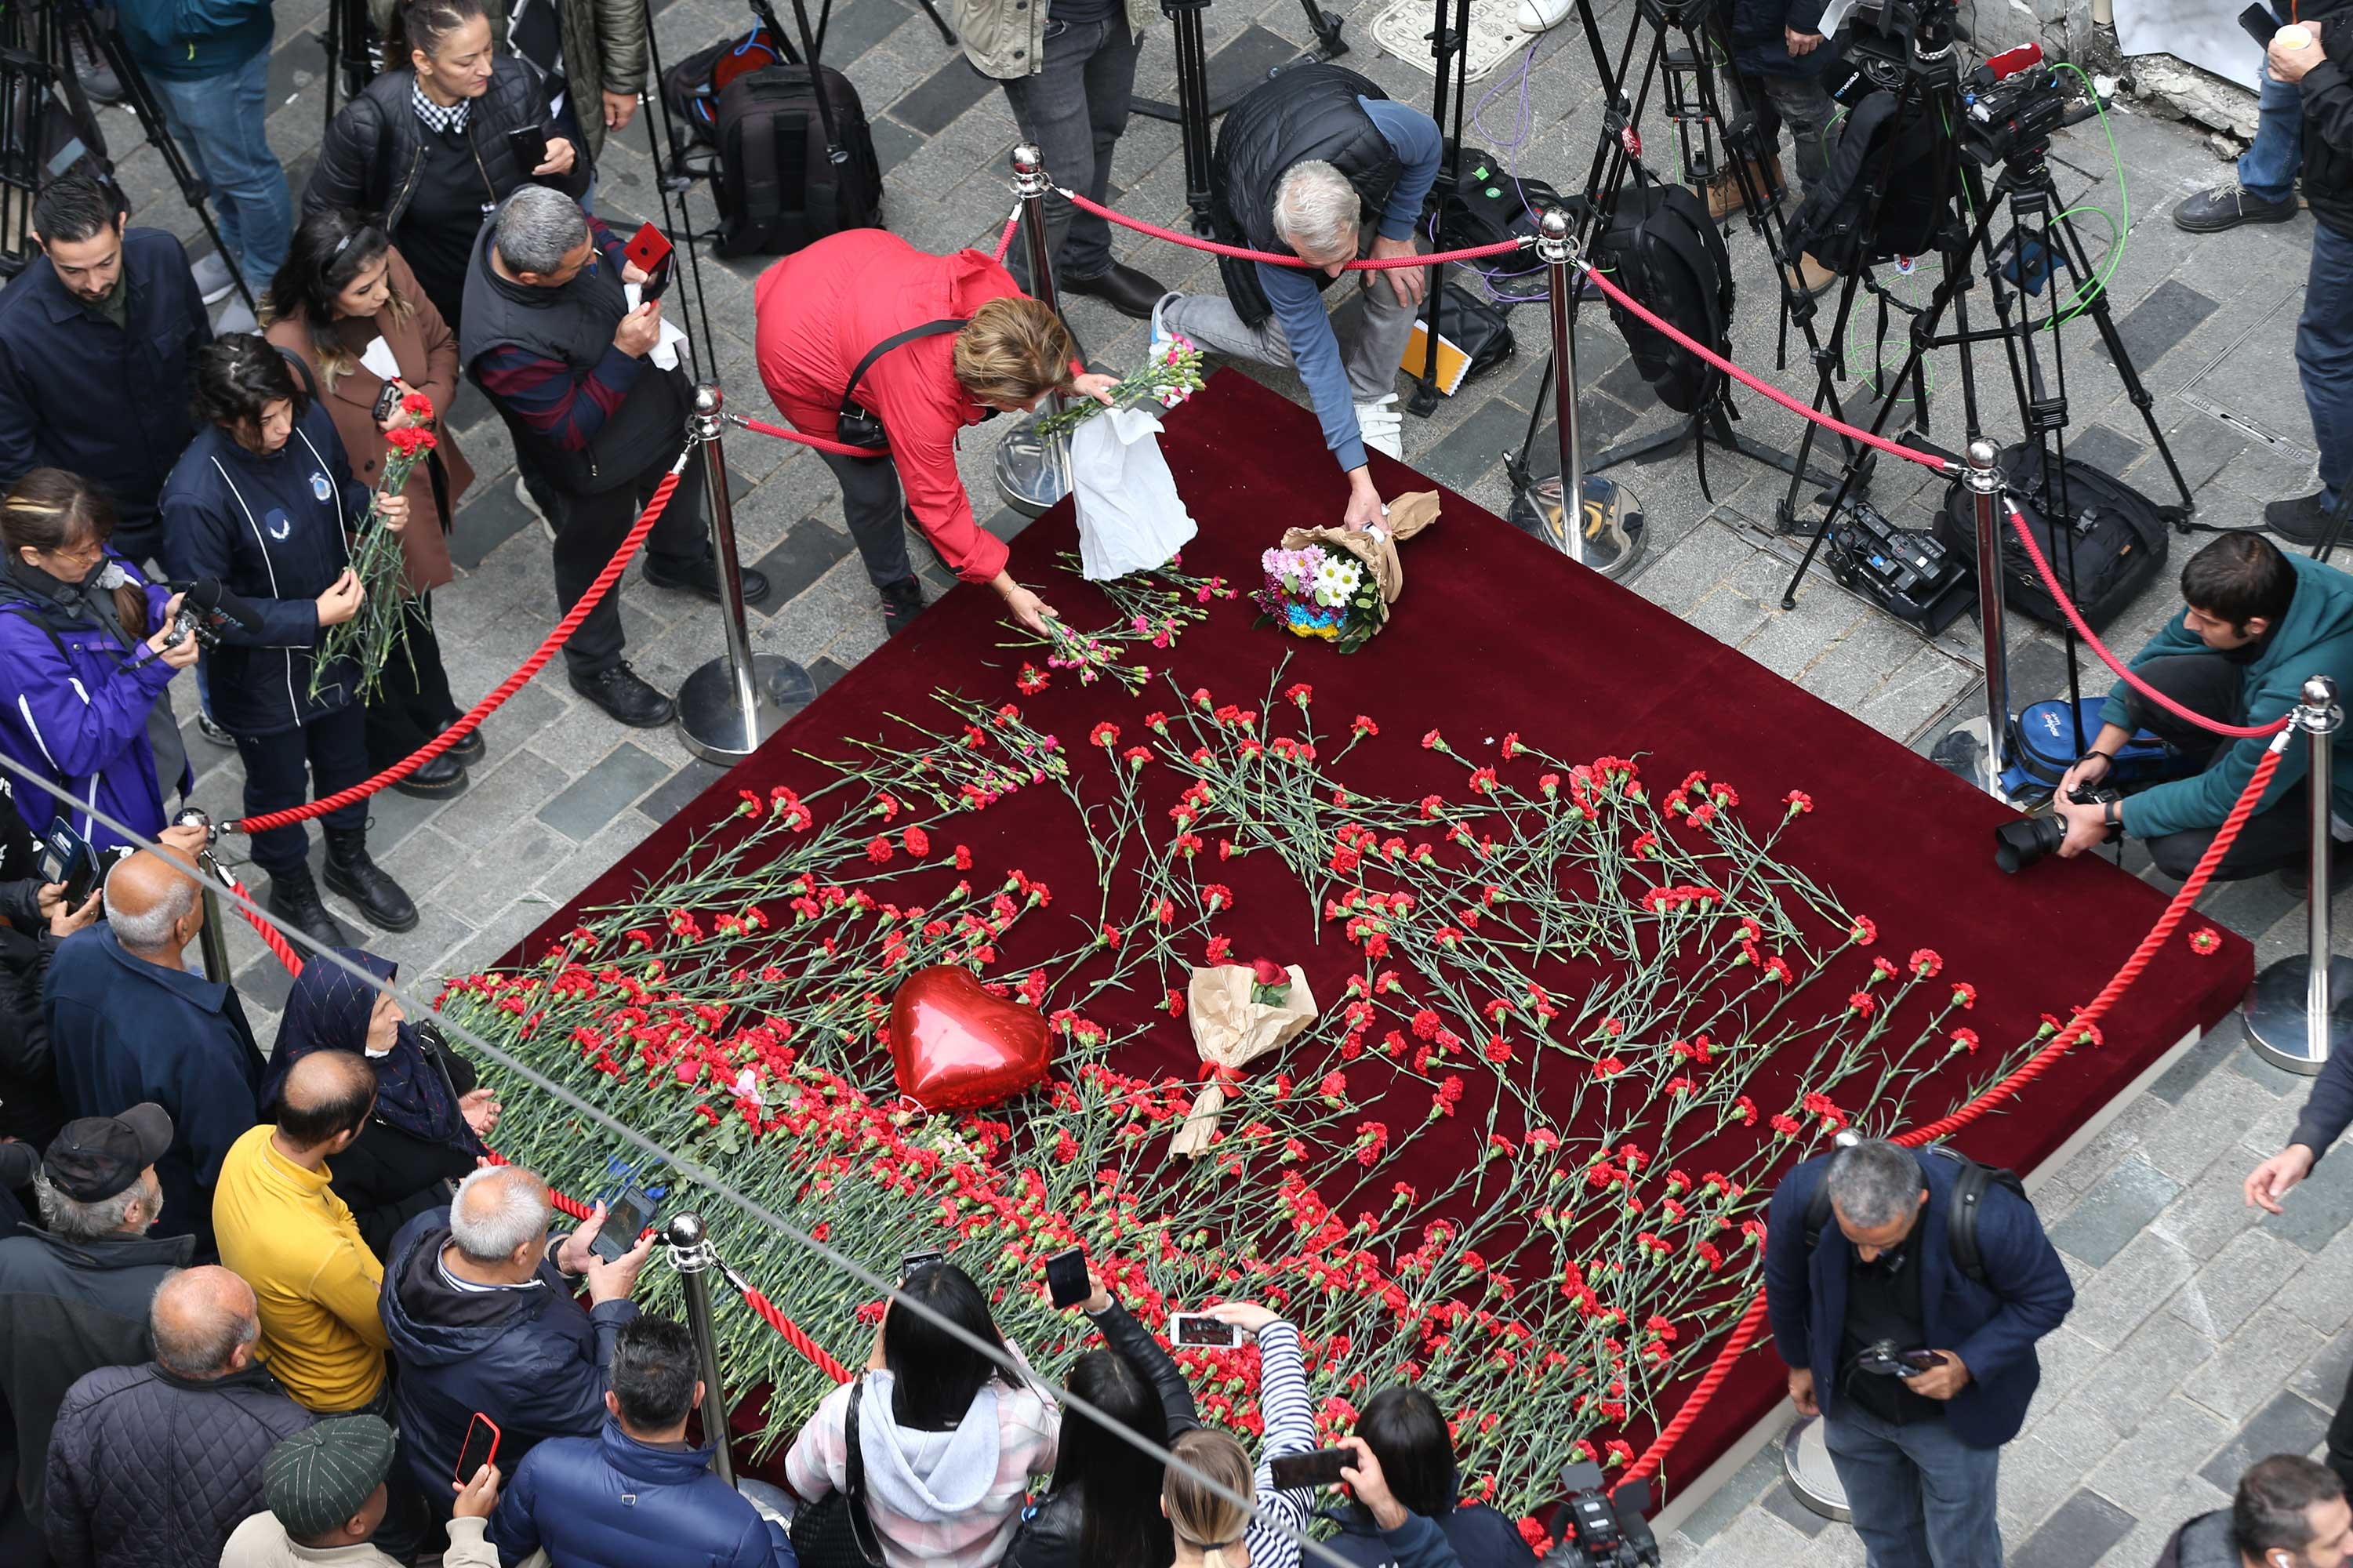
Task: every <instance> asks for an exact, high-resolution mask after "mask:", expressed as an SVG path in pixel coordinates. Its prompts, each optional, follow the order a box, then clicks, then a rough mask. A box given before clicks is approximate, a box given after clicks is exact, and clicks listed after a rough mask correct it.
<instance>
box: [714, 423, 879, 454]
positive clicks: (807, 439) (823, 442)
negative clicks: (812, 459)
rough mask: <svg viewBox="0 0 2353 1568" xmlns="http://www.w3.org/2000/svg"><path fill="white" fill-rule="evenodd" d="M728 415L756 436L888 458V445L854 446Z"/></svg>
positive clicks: (783, 426)
mask: <svg viewBox="0 0 2353 1568" xmlns="http://www.w3.org/2000/svg"><path fill="white" fill-rule="evenodd" d="M727 417H729V418H730V419H732V420H733V421H734V422H735V423H736V424H738V425H741V426H743V427H744V429H746V430H749V431H751V432H752V433H753V434H754V435H755V436H774V437H776V439H777V440H779V441H797V442H798V443H799V444H800V445H802V446H804V447H816V448H817V449H818V451H820V452H831V453H833V454H834V455H835V456H837V457H842V458H887V457H889V456H890V455H891V450H890V448H889V447H853V446H851V445H850V444H849V442H847V441H836V440H833V439H830V438H829V437H824V436H808V435H804V434H803V433H801V432H800V431H798V430H795V429H793V428H791V427H790V426H785V425H771V424H769V423H768V422H767V421H766V420H765V419H747V418H745V417H744V416H743V415H741V414H731V415H729V416H727Z"/></svg>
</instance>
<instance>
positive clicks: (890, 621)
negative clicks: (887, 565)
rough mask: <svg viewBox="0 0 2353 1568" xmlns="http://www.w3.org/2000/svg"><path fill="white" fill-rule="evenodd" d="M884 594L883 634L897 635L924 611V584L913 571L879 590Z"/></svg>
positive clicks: (885, 635) (887, 635)
mask: <svg viewBox="0 0 2353 1568" xmlns="http://www.w3.org/2000/svg"><path fill="white" fill-rule="evenodd" d="M878 592H880V593H881V595H882V635H883V636H884V637H897V636H898V635H899V634H900V633H901V632H903V631H905V630H906V629H907V628H908V627H909V626H913V625H914V624H915V617H916V616H920V615H922V614H923V583H922V582H921V581H920V580H919V579H918V578H917V577H916V576H915V575H914V574H913V573H909V574H907V575H906V576H904V577H902V578H900V579H899V580H898V581H897V582H895V583H885V584H882V586H881V589H880V590H878Z"/></svg>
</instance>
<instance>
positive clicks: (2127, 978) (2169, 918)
mask: <svg viewBox="0 0 2353 1568" xmlns="http://www.w3.org/2000/svg"><path fill="white" fill-rule="evenodd" d="M2051 586H2052V593H2053V595H2056V593H2057V591H2058V584H2055V583H2054V584H2052V585H2051ZM2060 603H2062V604H2064V603H2066V601H2065V600H2064V599H2062V600H2060ZM2279 760H2280V752H2279V748H2278V747H2277V746H2274V747H2273V748H2272V749H2270V750H2268V751H2266V752H2263V760H2262V761H2261V762H2259V763H2256V764H2255V771H2254V774H2253V777H2251V778H2249V779H2248V780H2247V787H2246V788H2245V789H2243V790H2242V791H2240V792H2239V799H2238V802H2237V804H2236V805H2232V807H2231V814H2230V816H2226V817H2224V818H2223V819H2222V826H2221V827H2220V828H2218V829H2216V831H2215V834H2214V841H2213V842H2212V843H2211V844H2209V845H2208V846H2207V847H2206V853H2205V854H2203V855H2200V857H2199V858H2198V864H2197V865H2196V866H2195V867H2193V868H2191V869H2190V872H2189V879H2188V880H2186V881H2184V882H2183V883H2182V884H2181V887H2180V889H2179V891H2178V892H2176V893H2175V894H2174V895H2173V897H2172V898H2171V899H2170V900H2168V902H2167V903H2166V906H2165V912H2164V913H2162V914H2160V915H2158V918H2157V923H2156V924H2155V925H2153V926H2151V927H2149V928H2148V934H2147V935H2146V936H2144V937H2142V938H2141V939H2140V942H2138V944H2137V945H2136V946H2135V947H2134V948H2133V950H2132V952H2131V954H2130V955H2129V956H2127V957H2126V959H2125V961H2124V963H2123V964H2122V965H2121V966H2119V967H2118V969H2117V970H2116V973H2115V974H2114V975H2112V976H2110V977H2109V980H2108V983H2107V984H2105V986H2103V987H2101V989H2100V994H2098V995H2097V996H2094V997H2093V998H2092V1000H2091V1002H2090V1004H2089V1005H2086V1006H2085V1007H2084V1009H2083V1010H2082V1011H2081V1012H2079V1013H2077V1014H2076V1015H2075V1016H2074V1017H2073V1019H2071V1020H2070V1021H2069V1022H2068V1024H2067V1026H2066V1027H2065V1028H2063V1029H2062V1030H2060V1031H2059V1033H2058V1034H2057V1035H2055V1036H2053V1037H2052V1040H2051V1043H2050V1044H2049V1045H2047V1046H2045V1047H2042V1049H2041V1050H2039V1051H2037V1052H2035V1053H2034V1055H2033V1056H2032V1057H2031V1058H2028V1059H2027V1060H2026V1062H2025V1063H2024V1064H2023V1065H2021V1067H2020V1068H2018V1070H2017V1071H2015V1072H2013V1073H2011V1074H2010V1076H2009V1077H2008V1078H2005V1079H2002V1080H2001V1081H2000V1083H1997V1084H1995V1085H1994V1086H1993V1087H1992V1088H1990V1089H1987V1090H1986V1091H1985V1092H1984V1093H1983V1094H1980V1095H1978V1097H1977V1098H1976V1099H1975V1100H1970V1101H1969V1102H1968V1104H1967V1105H1964V1106H1962V1107H1961V1108H1960V1109H1959V1110H1956V1111H1954V1112H1953V1113H1952V1114H1951V1115H1949V1116H1946V1117H1942V1118H1940V1119H1938V1120H1937V1121H1931V1122H1930V1123H1928V1124H1927V1125H1926V1127H1915V1128H1914V1129H1913V1130H1912V1131H1909V1132H1905V1133H1900V1134H1898V1135H1897V1136H1896V1138H1895V1139H1894V1142H1898V1143H1901V1144H1903V1145H1905V1147H1906V1148H1918V1147H1919V1146H1920V1145H1921V1144H1923V1143H1929V1142H1935V1141H1936V1139H1939V1138H1942V1137H1945V1136H1946V1135H1947V1134H1948V1133H1952V1132H1957V1131H1960V1130H1961V1129H1962V1128H1964V1127H1967V1126H1968V1124H1969V1123H1971V1122H1972V1121H1977V1120H1978V1118H1979V1117H1981V1116H1983V1115H1984V1114H1985V1113H1986V1112H1987V1111H1989V1110H1992V1109H1993V1108H1994V1107H1995V1106H1997V1105H2000V1103H2002V1102H2003V1101H2004V1100H2010V1099H2013V1098H2015V1097H2016V1095H2017V1094H2018V1091H2019V1090H2020V1089H2023V1088H2025V1087H2026V1086H2027V1085H2028V1084H2030V1083H2031V1082H2033V1081H2034V1080H2035V1079H2038V1078H2040V1077H2042V1075H2043V1074H2044V1073H2045V1072H2047V1071H2049V1070H2050V1068H2051V1067H2052V1064H2054V1063H2056V1062H2057V1061H2058V1060H2059V1058H2061V1057H2063V1056H2064V1055H2066V1054H2067V1052H2068V1051H2069V1050H2071V1049H2073V1047H2074V1045H2075V1042H2076V1041H2078V1040H2080V1039H2082V1038H2083V1037H2084V1035H2085V1034H2086V1033H2087V1032H2089V1031H2090V1029H2091V1027H2092V1026H2093V1025H2094V1024H2095V1023H2097V1022H2098V1021H2099V1020H2100V1018H2101V1017H2102V1016H2105V1014H2106V1013H2107V1010H2108V1009H2109V1008H2110V1007H2112V1006H2114V1005H2116V999H2117V998H2118V997H2120V996H2122V995H2123V994H2125V993H2126V991H2128V990H2130V989H2131V988H2132V984H2133V982H2134V981H2136V980H2138V979H2139V978H2140V976H2141V972H2142V971H2144V970H2146V969H2147V967H2148V964H2149V961H2150V960H2151V959H2153V958H2155V957H2156V956H2157V951H2158V949H2159V948H2160V947H2163V946H2164V945H2165V943H2166V942H2167V940H2168V939H2169V938H2170V937H2171V936H2172V935H2173V932H2174V931H2175V930H2176V928H2178V927H2179V925H2180V924H2181V922H2182V921H2183V919H2184V918H2186V917H2187V916H2188V915H2189V906H2190V905H2192V904H2194V903H2196V902H2197V901H2198V895H2199V894H2200V893H2202V892H2204V891H2205V890H2206V883H2207V881H2208V879H2211V877H2212V876H2213V874H2214V868H2215V867H2217V866H2219V865H2221V863H2222V857H2223V856H2225V855H2227V854H2229V853H2230V850H2231V846H2232V843H2233V842H2234V841H2235V840H2236V839H2237V838H2238V837H2239V829H2240V828H2242V827H2243V826H2246V822H2247V818H2248V817H2250V816H2253V815H2254V810H2255V803H2256V802H2258V801H2260V800H2261V799H2263V791H2264V789H2265V788H2266V787H2267V786H2268V785H2269V784H2271V781H2272V774H2273V773H2274V772H2276V771H2277V770H2278V767H2279ZM2323 896H2324V897H2325V896H2326V895H2323ZM1764 1321H1765V1292H1764V1291H1762V1290H1759V1291H1757V1295H1756V1297H1755V1299H1754V1300H1751V1301H1750V1302H1749V1303H1748V1310H1746V1311H1745V1312H1743V1313H1742V1314H1741V1315H1740V1321H1738V1322H1737V1323H1736V1324H1734V1325H1733V1330H1732V1333H1731V1336H1730V1337H1729V1338H1727V1339H1726V1340H1725V1342H1724V1348H1723V1349H1722V1350H1720V1351H1718V1352H1716V1354H1715V1361H1713V1362H1711V1363H1709V1364H1708V1369H1707V1371H1706V1373H1704V1375H1703V1376H1702V1377H1701V1378H1700V1380H1699V1382H1698V1383H1696V1384H1693V1386H1692V1391H1691V1394H1689V1395H1688V1396H1687V1397H1686V1398H1685V1399H1684V1400H1683V1405H1682V1406H1681V1407H1680V1408H1678V1409H1677V1410H1676V1411H1675V1414H1674V1416H1673V1418H1672V1420H1670V1421H1669V1422H1668V1423H1667V1424H1666V1425H1665V1426H1662V1427H1661V1428H1660V1429H1659V1435H1658V1436H1656V1437H1654V1438H1652V1439H1651V1446H1650V1447H1648V1448H1647V1449H1645V1450H1643V1453H1642V1457H1641V1458H1639V1459H1636V1460H1635V1461H1634V1462H1633V1463H1632V1464H1631V1465H1629V1466H1628V1467H1627V1468H1626V1473H1625V1474H1624V1475H1623V1476H1620V1478H1619V1479H1618V1480H1617V1482H1616V1486H1614V1487H1613V1488H1612V1490H1615V1489H1616V1487H1622V1486H1625V1485H1626V1484H1628V1483H1629V1482H1631V1481H1639V1480H1642V1479H1647V1478H1649V1477H1650V1476H1651V1475H1654V1474H1656V1473H1657V1471H1658V1468H1659V1467H1660V1465H1661V1464H1662V1463H1664V1462H1665V1459H1666V1457H1667V1455H1668V1454H1669V1453H1670V1452H1672V1449H1673V1448H1674V1446H1675V1445H1676V1444H1677V1443H1678V1442H1680V1441H1682V1439H1683V1434H1684V1433H1686V1432H1688V1431H1690V1430H1691V1427H1692V1423H1694V1421H1697V1420H1698V1419H1699V1417H1700V1413H1701V1412H1702V1411H1704V1410H1705V1409H1706V1408H1707V1405H1708V1402H1709V1401H1710V1400H1712V1399H1714V1398H1715V1393H1716V1390H1717V1389H1719V1388H1721V1387H1722V1386H1723V1384H1724V1380H1725V1378H1726V1377H1728V1376H1730V1375H1731V1373H1732V1367H1733V1363H1736V1362H1737V1361H1738V1360H1739V1359H1740V1358H1741V1357H1742V1356H1743V1355H1744V1354H1746V1352H1747V1351H1748V1347H1749V1345H1750V1344H1751V1343H1752V1342H1754V1341H1755V1339H1756V1337H1757V1330H1758V1328H1759V1327H1761V1326H1762V1325H1763V1323H1764Z"/></svg>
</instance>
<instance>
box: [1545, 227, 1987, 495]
mask: <svg viewBox="0 0 2353 1568" xmlns="http://www.w3.org/2000/svg"><path fill="white" fill-rule="evenodd" d="M1577 266H1578V267H1579V268H1582V269H1583V271H1584V273H1585V275H1586V276H1587V277H1588V278H1590V279H1593V281H1594V282H1596V283H1598V284H1599V285H1600V286H1601V291H1602V292H1603V293H1604V294H1607V295H1608V296H1609V300H1610V302H1611V303H1612V304H1615V305H1620V306H1623V307H1624V308H1625V309H1627V310H1631V311H1632V312H1633V313H1634V314H1635V315H1636V316H1638V317H1640V318H1641V320H1643V321H1648V322H1649V323H1650V324H1651V326H1653V327H1656V328H1658V330H1659V331H1662V332H1664V333H1666V335H1667V336H1668V337H1669V338H1671V339H1672V340H1673V341H1674V342H1675V343H1676V344H1677V346H1679V347H1682V348H1684V349H1688V350H1690V351H1691V352H1692V353H1695V354H1697V355H1699V357H1700V358H1702V359H1704V360H1705V361H1707V363H1710V364H1712V365H1714V366H1715V368H1716V369H1718V370H1720V371H1722V372H1724V374H1726V375H1728V376H1730V377H1732V379H1733V380H1735V381H1736V382H1738V383H1740V384H1741V385H1743V386H1745V387H1746V388H1748V389H1749V390H1750V391H1751V392H1761V393H1763V394H1764V395H1766V396H1767V397H1769V398H1771V399H1772V400H1773V401H1774V402H1776V403H1778V404H1779V405H1781V406H1782V407H1784V408H1786V409H1788V411H1789V412H1790V413H1792V414H1795V415H1797V416H1799V417H1800V418H1804V419H1810V420H1812V421H1813V422H1814V423H1815V424H1817V425H1819V426H1821V427H1822V428H1823V429H1825V430H1835V431H1837V432H1838V433H1839V434H1840V435H1841V436H1843V437H1846V438H1847V439H1848V440H1850V441H1860V442H1862V444H1863V445H1864V446H1866V447H1878V448H1879V449H1880V450H1881V451H1883V452H1885V453H1887V454H1888V455H1889V456H1891V457H1896V458H1904V459H1905V460H1906V461H1908V462H1914V463H1918V464H1919V465H1921V466H1922V467H1923V468H1934V469H1936V471H1937V472H1938V473H1940V474H1957V473H1958V472H1960V468H1959V465H1957V464H1954V463H1948V462H1947V461H1946V460H1945V459H1944V458H1936V457H1931V456H1930V455H1929V454H1927V453H1926V452H1918V451H1915V450H1913V449H1912V448H1911V447H1906V446H1905V445H1904V444H1903V443H1902V442H1900V441H1891V440H1889V439H1888V438H1887V437H1884V436H1874V435H1873V434H1872V433H1871V432H1870V431H1868V430H1864V429H1861V428H1859V427H1857V426H1852V425H1850V424H1848V423H1847V422H1846V421H1845V420H1843V419H1833V418H1832V417H1831V416H1829V415H1827V414H1824V413H1822V412H1821V411H1820V409H1818V408H1812V407H1810V406H1808V405H1805V404H1803V403H1800V402H1799V401H1798V400H1797V399H1796V398H1794V397H1792V396H1790V395H1788V393H1786V392H1784V391H1782V390H1781V389H1780V388H1779V387H1778V386H1770V385H1767V384H1766V383H1764V382H1761V381H1759V380H1757V378H1756V377H1755V376H1753V375H1751V374H1748V373H1747V372H1746V371H1745V370H1743V369H1741V368H1740V367H1739V366H1738V365H1736V364H1735V363H1732V362H1731V361H1730V360H1728V359H1726V358H1725V357H1724V356H1723V355H1722V354H1720V353H1716V352H1715V350H1714V349H1711V348H1708V347H1705V346H1704V345H1703V344H1701V343H1699V342H1694V340H1693V339H1692V338H1690V337H1689V336H1687V335H1686V334H1685V333H1684V332H1683V331H1681V330H1680V329H1679V328H1677V327H1676V326H1675V324H1674V323H1673V322H1672V321H1665V320H1662V318H1661V317H1659V316H1658V315H1656V314H1655V313H1653V312H1652V311H1651V308H1650V307H1649V306H1647V305H1645V304H1643V303H1642V302H1641V300H1637V299H1635V298H1634V297H1633V296H1632V295H1631V294H1629V293H1627V292H1626V290H1624V289H1620V287H1618V285H1617V284H1615V283H1612V282H1611V281H1610V280H1609V278H1608V277H1607V276H1606V275H1604V274H1603V273H1600V272H1597V271H1596V270H1594V268H1592V267H1591V266H1590V265H1588V264H1587V263H1585V262H1583V261H1580V262H1578V263H1577Z"/></svg>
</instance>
